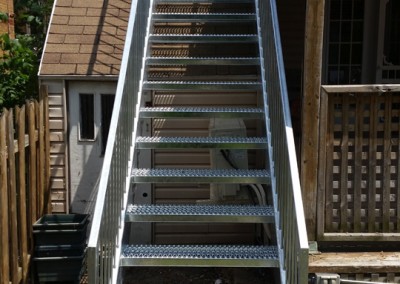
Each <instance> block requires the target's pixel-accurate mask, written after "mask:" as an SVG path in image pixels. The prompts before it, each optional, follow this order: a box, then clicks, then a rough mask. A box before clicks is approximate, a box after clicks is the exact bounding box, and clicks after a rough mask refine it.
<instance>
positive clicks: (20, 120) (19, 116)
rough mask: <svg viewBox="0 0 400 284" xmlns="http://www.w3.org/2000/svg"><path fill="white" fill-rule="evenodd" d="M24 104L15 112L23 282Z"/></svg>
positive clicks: (25, 263) (25, 252) (25, 273)
mask: <svg viewBox="0 0 400 284" xmlns="http://www.w3.org/2000/svg"><path fill="white" fill-rule="evenodd" d="M25 117H26V112H25V106H23V107H22V108H21V109H18V111H17V113H16V125H17V128H18V153H19V154H18V181H19V182H18V193H19V203H18V207H19V210H18V216H19V218H18V219H19V224H18V225H19V247H20V251H21V256H22V259H21V264H22V279H23V282H24V283H25V282H26V280H27V277H28V268H29V259H28V232H27V221H26V213H27V208H26V190H27V187H26V167H25V162H26V161H25V147H26V144H25V141H26V139H25Z"/></svg>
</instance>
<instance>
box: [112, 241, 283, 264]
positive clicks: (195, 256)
mask: <svg viewBox="0 0 400 284" xmlns="http://www.w3.org/2000/svg"><path fill="white" fill-rule="evenodd" d="M120 263H121V266H203V267H278V266H279V261H278V252H277V249H276V247H271V246H233V245H223V246H215V245H210V246H208V245H182V246H180V245H153V246H152V245H129V246H124V247H123V248H122V255H121V262H120Z"/></svg>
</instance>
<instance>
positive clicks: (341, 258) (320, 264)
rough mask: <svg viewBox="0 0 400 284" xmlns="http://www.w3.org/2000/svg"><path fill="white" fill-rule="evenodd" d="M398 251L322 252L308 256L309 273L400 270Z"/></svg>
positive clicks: (399, 254)
mask: <svg viewBox="0 0 400 284" xmlns="http://www.w3.org/2000/svg"><path fill="white" fill-rule="evenodd" d="M399 259H400V253H399V252H367V253H322V254H320V255H312V256H310V257H309V270H308V272H309V273H318V272H326V273H330V272H332V273H387V272H398V271H400V261H399Z"/></svg>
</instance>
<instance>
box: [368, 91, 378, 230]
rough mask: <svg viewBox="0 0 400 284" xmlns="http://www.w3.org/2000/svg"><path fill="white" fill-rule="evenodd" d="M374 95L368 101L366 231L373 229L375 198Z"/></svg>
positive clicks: (376, 119)
mask: <svg viewBox="0 0 400 284" xmlns="http://www.w3.org/2000/svg"><path fill="white" fill-rule="evenodd" d="M376 102H377V100H376V96H372V97H371V101H370V115H369V117H370V122H369V127H370V129H369V141H368V144H369V149H368V160H369V169H368V172H369V174H368V232H370V233H373V232H374V231H375V216H376V215H375V206H376V205H375V200H376V166H377V161H376V149H377V143H376V138H377V123H378V117H377V109H376Z"/></svg>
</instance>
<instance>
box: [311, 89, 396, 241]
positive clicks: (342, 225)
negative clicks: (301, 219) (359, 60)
mask: <svg viewBox="0 0 400 284" xmlns="http://www.w3.org/2000/svg"><path fill="white" fill-rule="evenodd" d="M322 102H323V103H322V108H321V114H322V115H321V132H320V137H321V145H320V146H321V149H320V169H319V171H321V172H320V173H319V179H320V183H319V184H320V188H319V192H318V196H319V201H321V202H319V205H318V206H320V208H319V212H318V213H319V216H318V218H319V221H318V222H319V228H318V229H319V232H318V235H319V237H320V238H322V239H325V240H329V239H332V238H333V239H338V240H340V239H343V240H356V239H355V238H357V237H358V238H361V239H365V240H368V239H369V240H378V239H379V240H399V237H400V184H399V180H400V158H399V153H400V140H399V135H400V121H399V117H400V93H376V92H375V93H373V92H364V93H359V92H357V93H324V94H323V99H322Z"/></svg>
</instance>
